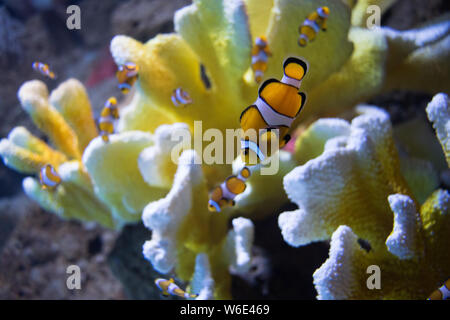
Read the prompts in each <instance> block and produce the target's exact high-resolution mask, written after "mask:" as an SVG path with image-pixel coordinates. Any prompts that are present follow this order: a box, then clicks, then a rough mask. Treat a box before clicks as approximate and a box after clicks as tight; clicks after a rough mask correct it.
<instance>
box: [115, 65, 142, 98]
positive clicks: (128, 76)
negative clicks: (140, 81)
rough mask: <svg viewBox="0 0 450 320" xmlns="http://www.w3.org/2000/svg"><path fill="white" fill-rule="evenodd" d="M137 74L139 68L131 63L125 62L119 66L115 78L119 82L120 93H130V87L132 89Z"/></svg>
mask: <svg viewBox="0 0 450 320" xmlns="http://www.w3.org/2000/svg"><path fill="white" fill-rule="evenodd" d="M138 73H139V67H138V66H137V65H135V64H134V63H132V62H127V63H125V64H124V65H120V66H119V70H117V72H116V77H117V80H119V89H120V91H122V93H124V94H127V93H128V92H130V90H131V87H133V85H134V83H135V82H136V80H137V78H138Z"/></svg>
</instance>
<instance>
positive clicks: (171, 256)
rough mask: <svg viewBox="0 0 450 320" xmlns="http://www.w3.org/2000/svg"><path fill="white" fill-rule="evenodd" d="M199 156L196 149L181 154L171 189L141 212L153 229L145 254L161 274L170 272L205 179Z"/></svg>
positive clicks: (148, 226)
mask: <svg viewBox="0 0 450 320" xmlns="http://www.w3.org/2000/svg"><path fill="white" fill-rule="evenodd" d="M197 157H198V155H197V154H196V153H195V151H193V150H187V151H184V152H183V153H182V154H181V156H180V164H179V166H178V169H177V172H176V174H175V179H174V182H173V186H172V189H171V190H170V192H169V193H168V194H167V196H166V197H165V198H162V199H160V200H158V201H154V202H151V203H149V204H148V205H147V206H146V207H145V209H144V212H143V215H142V221H143V222H144V225H145V226H146V227H147V228H149V229H151V230H152V239H151V240H149V241H146V242H145V244H144V246H143V253H144V256H145V258H146V259H148V260H149V261H150V262H151V263H152V265H153V267H154V268H155V269H156V270H157V271H159V272H161V273H167V272H169V271H170V270H171V269H172V268H173V267H174V265H175V263H176V243H175V241H176V234H177V232H178V230H179V228H180V225H181V223H182V222H183V220H184V218H185V217H186V215H187V214H188V213H189V212H190V210H191V207H192V206H193V203H192V202H193V201H192V197H193V192H195V190H194V188H195V186H198V185H199V184H201V183H202V182H203V181H204V180H203V172H202V169H201V166H200V165H199V164H195V163H196V162H198V160H196V158H197Z"/></svg>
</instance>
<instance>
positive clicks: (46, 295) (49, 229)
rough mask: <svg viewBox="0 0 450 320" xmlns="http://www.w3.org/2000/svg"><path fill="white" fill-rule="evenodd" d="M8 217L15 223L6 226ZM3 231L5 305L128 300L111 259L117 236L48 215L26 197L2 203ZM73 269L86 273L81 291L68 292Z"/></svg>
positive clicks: (0, 258)
mask: <svg viewBox="0 0 450 320" xmlns="http://www.w3.org/2000/svg"><path fill="white" fill-rule="evenodd" d="M5 201H8V202H5ZM5 217H10V219H9V220H8V222H6V223H3V221H6V218H5ZM5 226H9V227H8V228H7V229H8V231H7V232H8V233H9V236H8V237H6V240H5V234H6V232H4V230H3V228H6V227H5ZM0 228H2V229H1V230H0V235H1V236H2V238H1V239H0V245H2V246H3V250H1V251H0V270H1V272H0V283H1V284H2V285H1V286H0V299H35V298H40V299H123V298H124V295H123V291H122V286H121V284H120V282H119V281H117V280H116V279H115V278H114V276H113V275H112V273H111V271H110V270H109V268H108V265H107V263H106V258H105V257H106V256H107V254H108V253H109V251H110V250H111V247H112V245H113V243H114V240H115V237H116V235H117V233H116V232H115V231H112V230H106V229H103V228H101V227H96V228H94V229H91V230H86V229H85V228H84V227H83V225H82V224H81V223H79V222H74V221H64V220H61V219H60V218H59V217H57V216H55V215H53V214H50V213H48V212H44V211H43V210H41V209H40V208H39V207H38V206H37V205H36V204H34V203H33V202H31V201H30V200H28V199H27V198H25V196H24V195H21V196H19V197H17V198H13V199H8V200H1V201H0ZM93 243H94V244H93ZM99 243H101V245H99ZM93 247H94V250H93ZM0 248H1V247H0ZM102 257H103V259H102ZM70 265H78V266H79V267H80V269H81V290H69V289H68V288H67V286H66V280H67V277H68V274H67V273H66V269H67V267H68V266H70Z"/></svg>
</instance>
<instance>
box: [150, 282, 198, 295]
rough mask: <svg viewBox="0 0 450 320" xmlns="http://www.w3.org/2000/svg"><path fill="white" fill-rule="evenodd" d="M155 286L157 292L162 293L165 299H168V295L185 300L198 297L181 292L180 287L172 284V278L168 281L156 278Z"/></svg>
mask: <svg viewBox="0 0 450 320" xmlns="http://www.w3.org/2000/svg"><path fill="white" fill-rule="evenodd" d="M155 284H156V286H157V287H158V288H159V290H161V291H162V295H163V296H165V297H168V296H169V294H171V295H173V296H178V297H181V298H186V299H187V298H197V297H198V294H192V293H187V292H186V291H183V290H181V289H180V287H179V286H177V285H176V284H175V283H174V280H173V279H172V278H170V280H167V279H163V278H157V279H156V280H155Z"/></svg>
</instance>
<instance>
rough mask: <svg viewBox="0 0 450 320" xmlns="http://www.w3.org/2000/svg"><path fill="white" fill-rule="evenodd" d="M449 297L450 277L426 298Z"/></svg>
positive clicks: (442, 298)
mask: <svg viewBox="0 0 450 320" xmlns="http://www.w3.org/2000/svg"><path fill="white" fill-rule="evenodd" d="M448 299H450V279H447V281H445V283H444V284H443V285H442V287H440V288H439V289H437V290H436V291H434V292H433V293H432V294H431V295H430V296H429V297H428V300H448Z"/></svg>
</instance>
